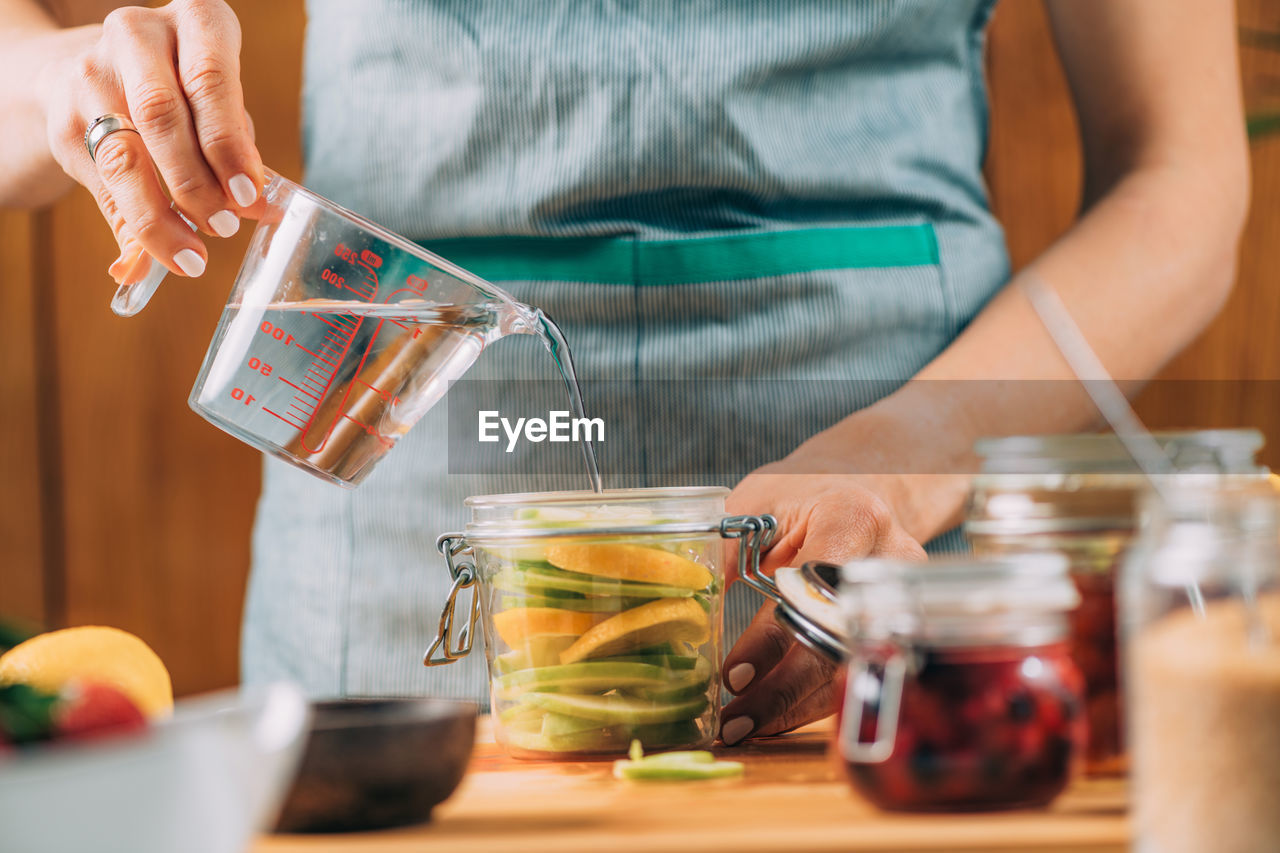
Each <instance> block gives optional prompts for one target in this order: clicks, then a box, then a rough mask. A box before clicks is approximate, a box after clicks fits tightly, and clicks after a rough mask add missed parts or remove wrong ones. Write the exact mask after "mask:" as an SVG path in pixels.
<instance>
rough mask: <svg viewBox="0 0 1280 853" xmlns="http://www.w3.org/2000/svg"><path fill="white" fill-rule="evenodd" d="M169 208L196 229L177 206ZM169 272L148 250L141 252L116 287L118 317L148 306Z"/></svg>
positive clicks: (114, 304) (114, 307)
mask: <svg viewBox="0 0 1280 853" xmlns="http://www.w3.org/2000/svg"><path fill="white" fill-rule="evenodd" d="M169 209H170V210H172V211H173V212H174V213H176V214H178V217H179V218H180V219H181V220H182V221H183V222H185V223H187V227H188V228H190V229H191V230H192V231H195V230H196V225H195V223H194V222H192V221H191V220H190V219H187V217H185V216H183V215H182V211H180V210H178V208H177V207H175V206H174V205H172V204H170V205H169ZM168 274H169V270H167V269H165V266H164V264H162V263H160V262H159V261H157V260H156V259H155V258H153V257H151V256H150V255H148V254H147V253H146V252H140V253H139V254H138V259H137V260H136V261H134V262H133V266H131V267H129V269H128V270H127V271H126V272H125V274H124V276H123V280H122V281H121V282H120V286H119V287H118V288H116V295H115V296H113V297H111V310H112V311H113V312H114V313H115V314H116V316H118V317H132V316H133V315H135V314H137V313H138V312H139V311H141V310H142V309H143V308H146V307H147V303H148V302H150V301H151V297H152V296H154V295H155V293H156V289H157V288H159V287H160V282H162V281H164V277H165V276H166V275H168Z"/></svg>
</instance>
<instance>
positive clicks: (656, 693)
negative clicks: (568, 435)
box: [425, 488, 774, 757]
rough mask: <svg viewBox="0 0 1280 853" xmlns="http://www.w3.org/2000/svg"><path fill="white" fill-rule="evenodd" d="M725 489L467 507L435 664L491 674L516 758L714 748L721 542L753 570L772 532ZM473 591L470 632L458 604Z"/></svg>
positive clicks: (501, 731)
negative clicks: (481, 646)
mask: <svg viewBox="0 0 1280 853" xmlns="http://www.w3.org/2000/svg"><path fill="white" fill-rule="evenodd" d="M726 495H728V489H723V488H683V489H626V490H616V491H606V492H601V493H596V492H547V493H535V494H510V495H488V496H480V497H472V498H468V499H467V501H466V504H467V506H469V507H470V508H471V521H470V522H468V524H467V525H466V528H465V530H464V531H463V532H462V533H454V534H446V535H445V536H442V537H440V543H439V544H440V550H441V552H442V553H443V554H445V556H446V558H447V559H448V562H449V568H450V571H451V573H452V575H453V578H454V585H453V590H452V591H451V593H450V596H449V600H448V602H447V603H446V605H445V609H444V611H443V613H442V614H441V619H440V630H439V633H438V635H437V637H436V640H435V642H434V643H433V644H432V647H431V648H430V649H429V650H428V652H427V655H426V660H425V662H426V663H427V664H428V665H436V664H445V663H450V662H452V661H453V660H456V659H458V658H460V657H461V656H463V655H465V654H467V653H468V652H469V651H470V648H471V644H472V636H473V634H474V630H475V626H476V624H477V622H481V623H482V625H483V630H484V637H485V653H486V656H487V658H488V663H489V675H490V696H491V712H492V714H493V721H494V733H495V737H496V739H497V741H498V743H499V744H501V745H502V746H503V747H504V748H505V749H506V750H507V751H508V752H510V753H511V754H513V755H516V756H521V757H548V756H550V757H563V756H565V755H569V754H623V753H626V751H627V748H628V746H629V745H630V743H631V741H632V740H633V739H635V740H639V741H641V743H642V744H643V745H644V747H645V748H646V749H650V748H652V749H659V748H669V747H696V746H707V745H709V744H710V743H711V742H712V741H713V740H714V739H715V736H716V733H717V731H718V716H719V698H720V655H721V607H722V599H723V590H724V575H725V571H724V569H725V567H724V565H723V563H724V556H723V555H724V548H723V542H722V540H723V539H737V540H739V546H740V547H739V560H740V564H743V565H745V564H746V563H747V562H750V563H751V564H752V566H753V567H754V566H756V565H758V561H759V555H760V551H761V549H762V548H763V547H764V546H766V545H767V544H768V540H769V537H770V536H771V535H772V532H773V529H774V528H773V520H772V519H771V518H767V517H764V518H756V517H735V518H727V517H726V516H725V508H724V501H725V497H726ZM463 590H471V591H472V597H471V601H470V612H469V616H468V617H463V616H462V615H461V613H460V612H459V610H458V608H459V605H458V602H457V598H458V595H459V593H461V592H462V591H463Z"/></svg>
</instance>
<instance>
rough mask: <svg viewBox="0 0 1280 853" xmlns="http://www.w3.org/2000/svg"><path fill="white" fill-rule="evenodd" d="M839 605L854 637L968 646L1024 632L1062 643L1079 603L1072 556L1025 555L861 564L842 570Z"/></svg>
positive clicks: (1028, 638)
mask: <svg viewBox="0 0 1280 853" xmlns="http://www.w3.org/2000/svg"><path fill="white" fill-rule="evenodd" d="M840 601H841V605H842V607H843V610H844V616H845V619H846V624H847V625H848V626H849V634H850V636H857V637H860V638H873V639H880V638H893V637H908V638H910V637H920V638H926V639H930V640H934V641H946V642H952V643H964V642H967V641H975V642H978V641H982V640H984V639H989V638H992V637H995V636H1000V637H1008V636H1011V635H1015V634H1016V635H1018V636H1019V637H1020V641H1025V642H1033V641H1042V640H1044V639H1049V638H1056V636H1057V635H1059V634H1060V633H1061V630H1062V620H1061V619H1059V618H1058V617H1060V616H1061V615H1062V614H1064V613H1065V612H1066V611H1069V610H1072V609H1074V608H1075V607H1076V606H1078V605H1079V603H1080V594H1079V592H1077V591H1076V587H1075V584H1074V583H1073V582H1072V581H1071V578H1070V575H1069V574H1068V561H1067V559H1066V557H1064V556H1063V555H1061V554H1056V553H1030V552H1029V553H1021V554H1009V555H1001V556H998V557H983V558H975V557H939V558H934V559H932V560H929V561H927V562H911V561H905V560H862V561H858V562H853V563H849V564H847V565H846V566H845V567H844V569H843V572H842V583H841V585H840Z"/></svg>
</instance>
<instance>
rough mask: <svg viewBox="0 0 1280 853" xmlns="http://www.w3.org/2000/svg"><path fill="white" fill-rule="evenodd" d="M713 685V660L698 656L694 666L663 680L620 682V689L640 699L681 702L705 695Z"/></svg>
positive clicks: (671, 674)
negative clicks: (643, 682) (634, 682)
mask: <svg viewBox="0 0 1280 853" xmlns="http://www.w3.org/2000/svg"><path fill="white" fill-rule="evenodd" d="M710 686H711V661H709V660H707V659H706V658H702V657H700V658H698V659H697V663H696V664H695V666H694V668H693V669H691V670H687V671H685V672H679V673H670V675H669V677H668V678H666V679H665V680H663V681H662V682H660V683H658V684H656V685H654V684H639V685H635V686H626V685H622V684H619V685H618V687H619V689H621V690H623V691H624V692H626V693H627V694H629V695H631V696H635V697H637V698H639V699H648V700H650V701H653V702H679V701H682V700H686V699H693V698H694V697H696V696H703V695H705V694H706V692H707V688H708V687H710Z"/></svg>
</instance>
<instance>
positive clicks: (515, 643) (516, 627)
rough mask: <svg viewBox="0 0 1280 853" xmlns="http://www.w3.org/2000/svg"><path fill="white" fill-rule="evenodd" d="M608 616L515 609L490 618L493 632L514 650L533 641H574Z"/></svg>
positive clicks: (565, 611)
mask: <svg viewBox="0 0 1280 853" xmlns="http://www.w3.org/2000/svg"><path fill="white" fill-rule="evenodd" d="M608 615H609V614H607V613H592V612H590V611H582V610H561V609H559V608H555V607H515V608H512V609H511V610H503V611H502V612H500V613H495V614H493V629H494V630H495V631H497V632H498V636H499V637H501V638H502V641H503V642H505V643H506V644H507V645H508V646H510V647H511V648H513V649H514V648H518V647H519V646H521V645H523V644H524V643H525V642H526V641H527V640H530V639H532V638H534V637H550V636H571V637H577V636H579V635H580V634H582V633H583V632H584V631H586V630H587V629H588V628H590V627H591V626H592V625H595V624H596V623H597V622H599V621H600V620H602V619H604V618H605V617H607V616H608Z"/></svg>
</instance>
